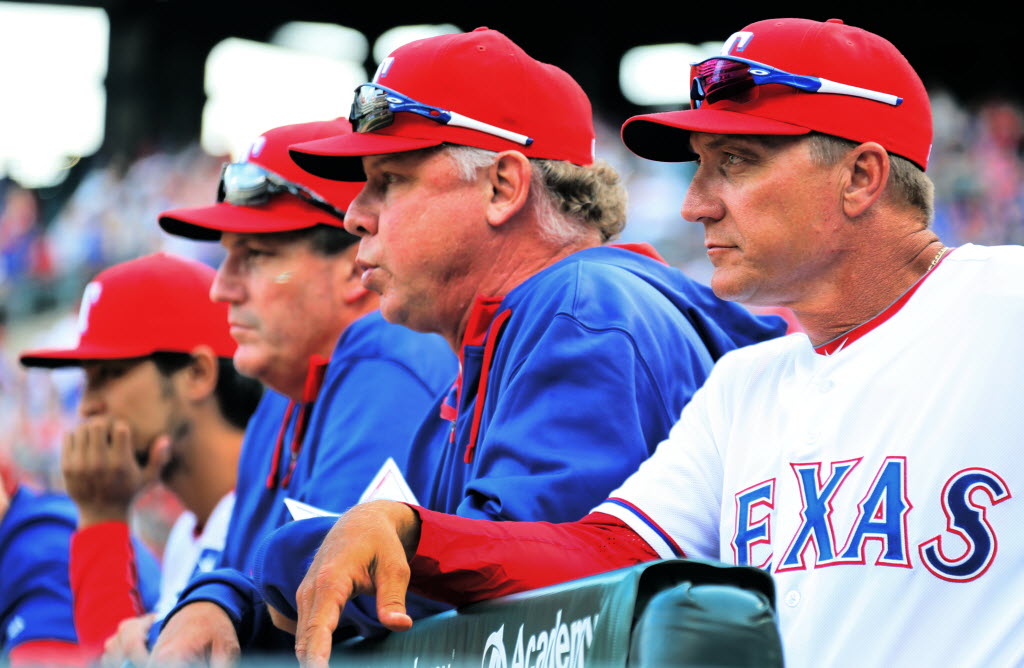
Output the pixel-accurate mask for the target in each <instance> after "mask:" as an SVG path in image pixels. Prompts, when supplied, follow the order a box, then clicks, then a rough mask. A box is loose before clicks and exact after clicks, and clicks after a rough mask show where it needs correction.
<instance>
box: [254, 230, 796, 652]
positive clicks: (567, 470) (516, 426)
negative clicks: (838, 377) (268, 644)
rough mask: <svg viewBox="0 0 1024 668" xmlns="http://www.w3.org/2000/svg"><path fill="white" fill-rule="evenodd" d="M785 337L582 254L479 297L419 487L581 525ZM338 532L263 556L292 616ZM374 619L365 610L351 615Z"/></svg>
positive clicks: (278, 542)
mask: <svg viewBox="0 0 1024 668" xmlns="http://www.w3.org/2000/svg"><path fill="white" fill-rule="evenodd" d="M785 328H786V325H785V322H784V321H783V320H782V319H781V318H778V317H775V316H769V317H764V318H762V317H757V316H754V315H752V314H750V313H749V312H748V311H747V310H746V309H744V308H743V307H741V306H739V305H736V304H733V303H729V302H725V301H722V300H720V299H718V298H717V297H715V296H714V294H713V293H712V292H711V290H710V289H709V288H707V287H705V286H703V285H700V284H698V283H696V282H694V281H692V280H691V279H689V278H687V277H686V276H685V275H684V274H683V273H682V272H680V271H679V270H677V269H674V268H671V267H669V266H667V265H666V264H664V263H663V262H659V261H657V260H656V259H652V258H651V257H647V256H646V255H645V254H643V253H640V252H633V251H631V250H628V249H625V248H619V247H608V246H603V247H598V248H591V249H587V250H584V251H580V252H578V253H574V254H572V255H570V256H569V257H566V258H564V259H563V260H561V261H559V262H557V263H555V264H553V265H551V266H550V267H547V268H546V269H544V270H543V271H541V272H539V273H537V274H535V275H534V276H532V277H531V278H529V279H528V280H526V281H525V282H523V283H522V284H520V285H519V286H517V287H516V288H515V289H513V290H512V291H511V292H509V293H508V295H506V296H505V297H504V299H500V300H498V299H486V298H481V299H480V300H479V301H478V303H477V305H476V310H475V312H474V313H473V314H472V315H471V317H470V318H469V326H468V327H467V332H466V337H465V345H464V346H463V348H462V353H461V356H460V357H461V363H462V373H461V377H460V379H459V383H458V385H457V387H456V388H454V389H453V390H452V391H451V392H449V393H448V395H447V396H445V397H443V398H442V399H441V401H440V402H439V403H438V404H437V406H436V409H435V410H434V411H432V412H431V413H430V414H429V415H428V418H427V420H426V422H425V423H424V424H423V425H422V426H421V428H420V430H419V432H418V434H417V437H416V442H415V445H414V446H413V450H412V454H411V455H410V459H409V468H408V479H409V484H410V487H411V488H412V490H413V492H415V494H416V495H417V497H418V499H419V501H420V503H421V504H422V505H424V506H425V507H427V508H429V509H431V510H438V511H442V512H447V513H454V514H457V515H461V516H464V517H472V518H482V519H491V520H520V521H531V520H545V521H550V522H566V521H572V520H577V519H579V518H580V517H583V516H584V515H586V514H587V513H588V512H589V511H590V510H591V509H592V508H593V507H595V506H596V505H598V504H599V503H601V501H603V500H604V499H605V497H606V496H607V495H608V493H609V492H611V491H612V490H613V489H615V487H617V486H618V485H619V484H620V483H621V482H622V481H623V480H625V478H626V477H627V476H628V475H629V474H631V473H632V472H633V471H634V470H636V468H637V467H638V466H639V465H640V463H641V462H643V461H644V460H645V459H647V457H648V456H649V455H650V454H651V453H652V452H653V451H654V449H655V447H656V446H657V445H658V443H659V442H661V441H662V440H663V439H664V438H665V437H666V436H667V435H668V432H669V430H670V429H671V427H672V425H674V424H675V422H676V420H677V419H678V418H679V415H680V413H681V411H682V409H683V406H685V405H686V404H687V402H689V400H690V398H691V397H692V396H693V393H694V392H695V391H696V390H697V388H699V387H700V386H701V385H702V384H703V382H704V380H705V378H706V377H707V375H708V372H709V371H710V370H711V366H712V364H713V363H714V362H715V360H717V359H718V358H719V357H721V356H722V355H723V354H724V353H726V352H728V351H729V350H732V349H734V348H737V347H740V346H744V345H747V344H750V343H755V342H758V341H763V340H766V339H769V338H772V337H775V336H779V335H781V334H783V333H784V332H785ZM488 361H489V363H488ZM484 374H486V382H484V381H483V377H484ZM330 526H331V523H329V522H326V521H321V520H318V519H314V520H306V521H302V522H296V523H294V524H293V525H292V526H290V527H287V528H285V529H284V530H282V531H280V532H278V533H277V534H276V535H275V536H274V537H273V538H272V540H271V541H269V542H268V543H266V544H265V545H264V546H262V547H261V550H260V557H259V559H260V560H261V569H260V570H259V572H257V574H256V575H257V579H260V580H261V583H262V585H263V586H264V592H265V594H266V595H267V600H268V601H270V602H271V603H273V604H274V605H275V607H278V609H279V610H281V611H282V612H285V613H287V614H291V615H293V616H294V614H295V610H294V608H293V607H292V606H294V601H295V597H294V594H295V588H296V586H297V585H298V583H299V582H300V581H301V579H302V576H303V575H304V573H302V572H301V571H302V568H301V567H297V566H296V565H297V564H308V563H310V560H311V559H312V556H313V552H312V551H311V550H315V549H316V547H317V546H318V545H319V544H320V539H322V538H323V535H324V534H325V533H326V531H327V530H329V529H330ZM433 609H436V608H433ZM372 610H373V606H372V604H371V605H369V606H368V605H367V602H366V601H365V600H357V601H356V602H355V603H354V604H353V605H349V606H348V607H347V608H346V616H348V617H355V618H361V617H363V616H369V615H370V614H372ZM424 610H427V608H424ZM430 611H433V610H430ZM364 633H365V629H364Z"/></svg>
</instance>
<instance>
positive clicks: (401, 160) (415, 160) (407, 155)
mask: <svg viewBox="0 0 1024 668" xmlns="http://www.w3.org/2000/svg"><path fill="white" fill-rule="evenodd" d="M449 146H453V144H440V145H438V146H428V147H427V148H420V149H416V150H414V151H399V152H397V153H377V154H375V155H364V156H363V157H362V160H363V170H364V171H366V170H371V169H374V170H380V169H386V168H388V167H391V166H394V167H415V166H416V165H418V164H420V163H422V162H424V161H426V160H427V159H428V158H430V157H431V156H434V155H437V154H438V153H441V152H442V151H443V150H444V149H445V148H447V147H449Z"/></svg>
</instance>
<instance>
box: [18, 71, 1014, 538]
mask: <svg viewBox="0 0 1024 668" xmlns="http://www.w3.org/2000/svg"><path fill="white" fill-rule="evenodd" d="M930 93H931V95H932V101H933V113H934V120H935V130H936V134H935V143H934V148H933V153H932V159H931V164H930V167H929V170H928V171H929V174H930V176H931V177H932V179H933V180H934V181H935V184H936V193H937V206H936V218H935V222H934V226H935V228H936V229H937V231H938V232H939V235H940V236H941V237H942V238H943V239H944V241H945V242H946V243H947V244H949V245H960V244H964V243H969V242H972V243H981V244H990V245H991V244H1007V243H1013V244H1020V243H1024V162H1022V156H1021V148H1022V139H1024V107H1022V106H1021V104H1020V103H1019V101H1017V100H1014V99H1010V98H1008V97H1005V96H1002V97H991V96H985V95H980V96H978V97H975V98H969V97H965V96H964V95H963V94H962V93H960V92H952V91H950V90H946V89H941V88H933V89H931V90H930ZM339 111H343V110H339ZM618 112H619V110H618V109H616V110H607V109H602V108H601V107H600V105H599V104H598V103H597V102H596V101H595V113H596V117H597V121H598V134H599V136H598V144H597V146H598V155H599V157H602V158H604V159H605V160H607V161H609V162H610V163H611V164H612V165H613V166H615V167H616V168H617V169H618V171H619V172H620V174H621V175H622V177H623V179H624V180H625V182H626V185H627V188H628V191H629V195H630V211H629V224H628V226H627V230H626V232H625V233H624V235H623V237H622V241H647V242H650V243H652V244H654V245H655V247H656V248H657V249H658V250H659V251H660V252H661V254H662V255H663V256H664V257H665V258H666V259H667V260H668V261H669V262H671V263H673V264H675V265H677V266H680V267H682V268H683V269H684V270H685V271H687V272H688V273H689V274H691V275H692V276H694V277H695V278H697V279H698V280H702V281H706V280H707V279H708V277H709V275H710V265H709V264H708V262H707V259H706V256H705V253H704V248H703V235H702V230H701V228H700V226H699V225H694V224H691V223H686V222H684V221H682V220H681V218H680V216H679V206H680V204H681V201H682V197H683V193H684V191H685V188H686V185H687V181H688V179H689V177H690V174H691V169H692V167H691V166H690V165H685V164H683V165H671V164H655V163H651V162H649V161H644V160H640V159H639V158H636V157H635V156H633V155H632V154H630V153H629V152H628V151H626V150H625V148H624V147H622V145H621V142H620V141H619V139H618V131H619V126H620V125H621V122H622V120H624V117H622V118H620V117H618ZM613 116H614V117H613ZM227 159H228V156H225V155H210V154H208V153H207V152H205V151H204V150H203V149H201V148H200V145H199V141H198V138H197V139H196V141H195V142H193V143H191V144H189V145H186V146H184V147H180V146H178V147H175V148H173V149H168V148H160V147H159V146H157V145H155V144H153V143H147V144H146V145H145V147H144V148H138V149H136V152H135V154H123V153H122V154H116V155H97V156H93V157H91V158H88V159H86V160H83V161H82V163H81V164H78V165H76V166H75V168H74V170H73V178H72V179H71V180H70V181H69V183H67V184H65V185H64V186H63V187H62V188H59V189H39V190H32V189H27V188H24V187H22V186H20V185H18V184H17V183H16V182H14V181H13V180H10V179H9V178H6V177H4V178H3V179H0V460H7V461H12V462H13V463H14V464H15V466H16V467H17V468H18V469H19V470H20V471H21V472H22V473H23V475H24V476H25V477H26V478H27V479H29V480H31V481H33V482H34V483H36V484H38V485H40V486H44V487H49V488H55V489H59V488H61V487H62V482H61V477H60V471H59V466H58V458H59V452H60V445H61V439H62V435H63V433H64V432H65V430H66V429H67V428H68V427H69V426H72V425H74V424H75V422H76V420H77V417H76V415H75V408H76V404H77V401H78V396H79V392H80V387H81V374H80V372H79V371H78V370H58V371H53V372H50V371H41V370H32V371H26V370H24V369H22V368H21V367H20V366H19V365H18V363H17V354H18V352H20V351H22V350H25V349H28V348H33V347H42V346H47V347H48V346H56V345H64V344H69V345H70V344H72V343H73V342H74V341H75V339H76V336H77V323H76V321H77V309H78V298H79V296H80V294H81V291H82V289H83V287H84V285H85V283H86V282H87V281H88V280H89V279H90V278H91V277H92V276H93V275H95V274H96V273H97V272H98V271H100V270H101V269H103V268H105V267H107V266H109V265H111V264H113V263H117V262H120V261H123V260H127V259H130V258H133V257H137V256H139V255H142V254H145V253H149V252H153V251H156V250H168V251H171V252H175V253H179V254H183V255H187V256H190V257H194V258H197V259H200V260H202V261H204V262H206V263H208V264H210V265H212V266H216V264H217V263H218V262H219V260H220V247H219V245H218V244H202V243H194V242H189V241H187V240H184V239H181V238H177V237H170V236H168V235H166V234H164V233H163V232H162V231H161V230H160V228H159V226H158V225H157V224H156V218H157V214H158V213H159V212H160V211H162V210H165V209H168V208H172V207H178V206H198V205H204V204H209V203H212V202H213V201H214V198H215V194H216V189H217V180H218V177H219V173H220V167H221V164H222V162H224V161H225V160H227ZM174 504H175V502H174V501H173V498H172V497H170V496H169V495H168V494H166V493H164V492H162V491H160V490H154V491H152V492H151V493H150V494H149V495H147V497H146V498H145V499H143V500H142V502H141V504H140V506H139V517H140V518H141V519H139V521H138V522H139V524H138V527H137V528H138V529H139V530H140V532H142V534H143V537H144V538H146V539H148V540H150V542H151V543H152V544H153V545H154V547H156V548H157V549H159V545H160V542H161V541H162V538H163V534H162V533H161V532H162V531H164V530H165V523H164V522H163V521H162V520H161V518H164V517H167V516H173V514H174V513H175V512H176V507H175V505H174ZM147 518H148V519H147Z"/></svg>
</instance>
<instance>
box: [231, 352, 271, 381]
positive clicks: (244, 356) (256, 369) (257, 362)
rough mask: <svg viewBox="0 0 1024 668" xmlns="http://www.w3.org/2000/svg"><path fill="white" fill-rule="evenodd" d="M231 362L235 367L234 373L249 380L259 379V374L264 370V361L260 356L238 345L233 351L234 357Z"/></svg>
mask: <svg viewBox="0 0 1024 668" xmlns="http://www.w3.org/2000/svg"><path fill="white" fill-rule="evenodd" d="M232 361H233V362H234V365H235V371H237V372H238V373H240V374H242V375H243V376H248V377H249V378H255V379H257V380H259V379H260V373H261V371H263V368H264V360H263V358H262V356H260V355H257V354H254V351H252V350H249V346H245V345H239V346H238V348H237V349H236V350H235V356H234V358H233V360H232Z"/></svg>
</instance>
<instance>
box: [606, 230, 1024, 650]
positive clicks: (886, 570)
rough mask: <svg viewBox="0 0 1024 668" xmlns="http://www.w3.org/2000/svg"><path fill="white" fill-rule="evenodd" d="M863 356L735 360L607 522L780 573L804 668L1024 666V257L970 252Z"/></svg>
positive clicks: (664, 548) (795, 347) (758, 348)
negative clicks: (618, 522) (846, 667)
mask: <svg viewBox="0 0 1024 668" xmlns="http://www.w3.org/2000/svg"><path fill="white" fill-rule="evenodd" d="M886 318H888V319H886ZM858 336H859V338H857V337H858ZM851 338H852V339H853V340H851V341H848V342H847V343H846V345H845V346H843V347H840V348H839V349H838V350H834V351H832V353H831V354H830V355H826V354H822V353H820V352H816V351H815V350H814V349H813V348H812V347H811V345H810V343H809V341H808V339H807V338H806V336H804V335H803V334H794V335H791V336H788V337H785V338H782V339H775V340H772V341H768V342H765V343H761V344H758V345H755V346H751V347H747V348H742V349H739V350H737V351H735V352H731V353H729V354H728V355H726V356H725V357H723V358H722V359H721V360H720V361H719V362H718V364H717V365H716V367H715V368H714V370H713V371H712V373H711V376H710V377H709V379H708V381H707V383H706V384H705V386H704V387H703V388H702V389H701V390H700V391H699V392H698V393H697V394H696V395H695V396H694V398H693V401H692V402H691V403H690V404H689V405H688V406H687V407H686V408H685V409H684V410H683V414H682V418H681V419H680V421H679V422H678V423H677V424H676V426H675V427H674V428H673V429H672V431H671V433H670V435H669V437H668V439H666V440H665V441H664V442H663V443H661V445H660V446H659V447H658V450H657V451H656V453H655V454H654V455H653V456H652V457H651V458H650V459H649V460H648V461H647V462H645V463H644V464H643V465H642V466H641V468H640V469H639V471H638V472H637V473H635V474H634V475H633V476H631V477H630V478H629V479H628V480H626V482H625V483H623V485H622V486H621V487H620V488H619V489H618V490H616V491H615V492H613V494H612V495H611V498H610V499H609V500H608V501H606V502H605V503H603V504H602V505H601V506H599V507H598V508H596V509H595V510H597V511H600V512H604V513H609V514H612V515H615V516H616V517H618V518H620V519H622V520H623V521H625V522H626V523H627V524H629V525H630V527H631V528H633V529H634V530H635V531H636V532H637V533H639V534H640V535H641V536H643V537H644V538H645V539H646V540H647V542H648V543H650V545H651V546H652V547H653V548H654V549H656V550H657V551H658V552H659V554H661V555H662V556H663V557H672V556H679V555H681V554H685V555H686V556H689V557H694V558H711V559H718V560H721V561H725V562H729V563H733V564H746V565H753V566H758V567H761V568H764V569H766V570H767V571H769V572H770V573H772V575H773V576H774V578H775V583H776V595H777V606H778V613H779V623H780V628H781V633H782V637H783V644H784V647H785V651H786V660H787V665H791V666H844V665H850V666H958V667H962V666H985V667H991V666H1022V665H1024V600H1022V598H1021V597H1022V595H1024V463H1022V462H1024V454H1022V453H1024V247H1019V246H1004V247H993V248H986V247H979V246H972V245H966V246H963V247H961V248H958V249H956V250H954V251H953V252H951V253H950V254H948V255H947V256H946V257H945V258H944V260H943V261H942V262H941V263H940V264H939V265H938V266H937V267H936V268H935V270H934V271H933V272H931V274H929V275H928V276H926V277H925V279H924V280H922V281H920V282H919V283H918V284H917V290H916V292H914V293H912V295H911V296H910V297H909V299H908V300H907V301H906V302H905V303H903V304H902V305H901V304H900V303H897V304H895V305H894V306H893V307H892V308H891V309H889V312H888V313H886V314H882V315H881V316H880V317H878V318H876V319H875V320H873V321H871V322H869V323H865V325H862V326H861V327H860V328H858V330H857V331H855V332H853V337H851ZM833 347H835V346H833Z"/></svg>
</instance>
